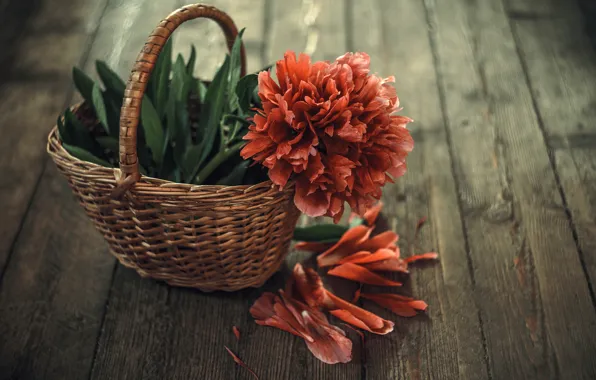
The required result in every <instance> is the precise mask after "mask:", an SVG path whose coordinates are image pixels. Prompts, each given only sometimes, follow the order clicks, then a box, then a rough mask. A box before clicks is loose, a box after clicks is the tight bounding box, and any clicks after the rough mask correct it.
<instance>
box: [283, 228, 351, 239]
mask: <svg viewBox="0 0 596 380" xmlns="http://www.w3.org/2000/svg"><path fill="white" fill-rule="evenodd" d="M346 231H348V227H346V226H342V225H339V224H318V225H314V226H308V227H296V229H295V230H294V240H299V241H309V242H333V241H338V240H339V239H341V237H342V235H343V234H344V233H346Z"/></svg>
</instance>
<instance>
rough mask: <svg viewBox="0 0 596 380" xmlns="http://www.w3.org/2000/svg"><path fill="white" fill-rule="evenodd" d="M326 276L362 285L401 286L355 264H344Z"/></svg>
mask: <svg viewBox="0 0 596 380" xmlns="http://www.w3.org/2000/svg"><path fill="white" fill-rule="evenodd" d="M327 274H330V275H332V276H337V277H342V278H345V279H348V280H352V281H357V282H361V283H363V284H369V285H378V286H401V285H402V284H401V283H400V282H396V281H392V280H389V279H387V278H385V277H382V276H379V275H378V274H376V273H373V272H371V271H370V270H368V269H366V268H365V267H362V266H360V265H357V264H352V263H345V264H342V265H340V266H338V267H335V268H333V269H332V270H330V271H329V272H327Z"/></svg>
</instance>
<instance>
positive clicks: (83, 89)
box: [72, 67, 95, 104]
mask: <svg viewBox="0 0 596 380" xmlns="http://www.w3.org/2000/svg"><path fill="white" fill-rule="evenodd" d="M72 79H73V82H74V84H75V87H76V88H77V90H78V91H79V93H80V94H81V96H82V97H83V99H85V101H86V102H87V104H91V102H92V100H91V91H93V86H94V84H95V82H93V79H91V78H89V76H87V74H85V73H84V72H83V70H81V69H79V68H78V67H73V68H72Z"/></svg>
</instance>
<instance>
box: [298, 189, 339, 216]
mask: <svg viewBox="0 0 596 380" xmlns="http://www.w3.org/2000/svg"><path fill="white" fill-rule="evenodd" d="M308 189H309V186H308V184H307V183H304V182H303V181H298V182H297V183H296V194H294V204H295V205H296V207H297V208H298V210H300V211H301V212H302V213H304V214H306V215H308V216H311V217H316V216H323V215H325V213H326V212H327V209H328V208H329V203H330V200H331V195H330V194H326V193H325V192H323V191H316V192H315V193H312V194H308Z"/></svg>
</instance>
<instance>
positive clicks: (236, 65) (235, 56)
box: [227, 29, 244, 112]
mask: <svg viewBox="0 0 596 380" xmlns="http://www.w3.org/2000/svg"><path fill="white" fill-rule="evenodd" d="M243 34H244V29H242V30H241V31H240V33H238V36H237V37H236V40H235V41H234V45H233V46H232V51H231V52H230V68H229V72H230V73H229V79H228V85H227V92H228V97H229V99H228V102H229V103H228V106H229V109H230V111H232V112H233V111H235V110H236V109H238V95H236V85H237V84H238V81H239V80H240V71H241V66H242V56H241V52H242V49H241V48H242V35H243Z"/></svg>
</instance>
